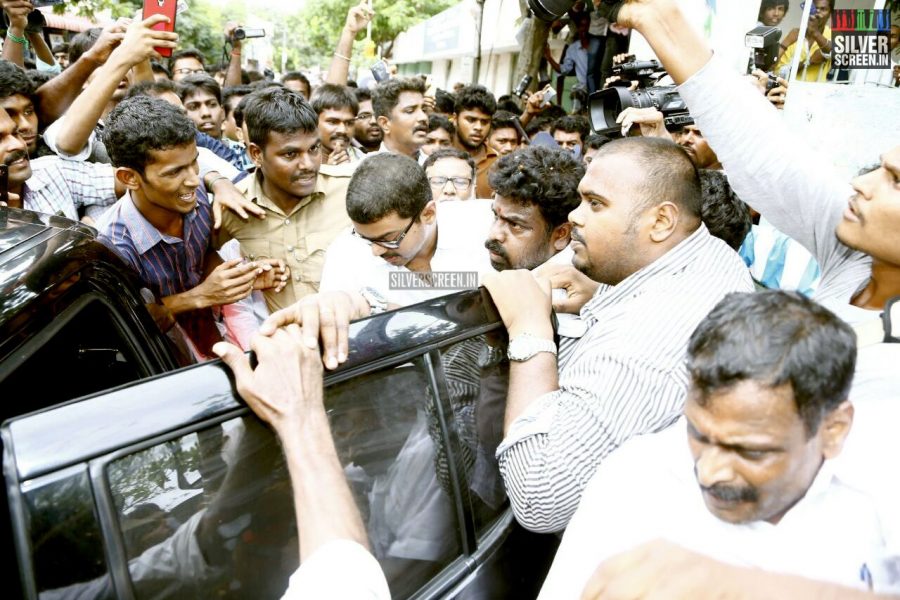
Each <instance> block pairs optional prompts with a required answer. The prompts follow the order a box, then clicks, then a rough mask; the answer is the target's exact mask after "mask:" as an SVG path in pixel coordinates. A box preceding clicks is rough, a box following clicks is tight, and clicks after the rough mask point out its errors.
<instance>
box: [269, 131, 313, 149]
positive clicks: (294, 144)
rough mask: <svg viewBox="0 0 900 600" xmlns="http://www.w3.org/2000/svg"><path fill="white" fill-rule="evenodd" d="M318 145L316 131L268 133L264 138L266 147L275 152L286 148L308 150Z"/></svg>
mask: <svg viewBox="0 0 900 600" xmlns="http://www.w3.org/2000/svg"><path fill="white" fill-rule="evenodd" d="M318 143H319V132H318V131H294V132H291V133H281V132H279V131H269V132H268V135H267V138H266V147H267V148H269V149H271V150H274V151H276V152H277V151H280V150H283V149H288V148H293V149H299V150H309V149H310V148H312V147H313V146H315V145H316V144H318Z"/></svg>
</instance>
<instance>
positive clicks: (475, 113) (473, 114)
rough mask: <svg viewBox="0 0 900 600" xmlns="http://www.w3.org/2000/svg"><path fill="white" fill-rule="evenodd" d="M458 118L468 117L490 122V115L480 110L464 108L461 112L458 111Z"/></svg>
mask: <svg viewBox="0 0 900 600" xmlns="http://www.w3.org/2000/svg"><path fill="white" fill-rule="evenodd" d="M459 117H460V118H465V117H469V118H474V119H483V120H488V121H490V120H491V115H489V114H487V113H486V112H484V111H483V110H481V109H480V108H464V109H463V110H461V111H459Z"/></svg>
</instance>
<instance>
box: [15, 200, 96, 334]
mask: <svg viewBox="0 0 900 600" xmlns="http://www.w3.org/2000/svg"><path fill="white" fill-rule="evenodd" d="M95 236H96V232H95V231H94V229H92V228H91V227H88V226H87V225H84V224H82V223H77V222H75V221H71V220H69V219H66V218H64V217H56V216H52V215H45V214H41V213H36V212H32V211H30V210H20V209H16V208H9V207H0V329H2V326H3V325H4V324H5V323H6V322H7V321H8V320H9V319H10V318H12V317H13V316H14V315H16V314H18V313H19V312H21V311H22V310H23V309H24V308H25V307H26V306H27V305H28V304H29V303H30V302H32V301H34V300H35V299H36V298H38V297H39V296H40V295H41V294H42V293H43V292H44V291H45V290H47V289H50V288H52V287H53V286H55V285H56V284H57V283H59V281H61V280H63V279H65V278H66V277H69V276H70V275H71V271H72V266H74V265H73V264H72V263H71V262H70V261H66V260H65V258H66V257H69V256H72V252H73V250H74V249H75V248H80V249H82V250H83V254H84V256H83V257H82V258H83V259H84V260H90V259H91V258H96V257H98V255H99V253H103V250H101V249H100V244H98V243H95V242H94V238H95ZM91 247H96V249H95V250H93V251H91V249H90V248H91ZM67 267H68V268H67Z"/></svg>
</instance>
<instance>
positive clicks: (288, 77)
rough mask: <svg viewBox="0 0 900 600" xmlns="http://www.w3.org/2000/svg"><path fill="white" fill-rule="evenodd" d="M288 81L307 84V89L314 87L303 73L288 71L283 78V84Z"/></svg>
mask: <svg viewBox="0 0 900 600" xmlns="http://www.w3.org/2000/svg"><path fill="white" fill-rule="evenodd" d="M286 81H299V82H301V83H304V84H306V87H308V88H311V87H312V86H310V85H309V79H308V78H307V77H306V75H304V74H303V73H302V72H301V71H288V72H287V73H285V74H284V76H283V77H282V78H281V83H284V82H286Z"/></svg>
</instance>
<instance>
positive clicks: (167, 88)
mask: <svg viewBox="0 0 900 600" xmlns="http://www.w3.org/2000/svg"><path fill="white" fill-rule="evenodd" d="M167 92H171V93H173V94H175V95H176V96H177V95H178V90H177V89H176V88H175V83H173V82H172V81H170V80H168V79H163V80H161V81H142V82H140V83H136V84H134V85H133V86H131V87H130V88H128V93H126V94H125V98H134V97H135V96H150V97H151V98H159V97H160V96H162V95H163V94H165V93H167ZM178 97H179V98H180V97H181V96H178Z"/></svg>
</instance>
